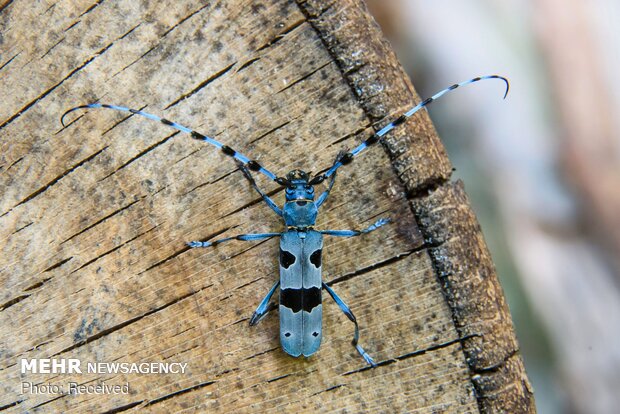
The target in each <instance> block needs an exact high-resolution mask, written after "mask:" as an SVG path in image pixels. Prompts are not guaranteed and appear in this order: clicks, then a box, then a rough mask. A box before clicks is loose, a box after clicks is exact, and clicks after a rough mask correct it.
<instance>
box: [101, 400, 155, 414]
mask: <svg viewBox="0 0 620 414" xmlns="http://www.w3.org/2000/svg"><path fill="white" fill-rule="evenodd" d="M143 402H144V400H140V401H135V402H132V403H129V404H125V405H121V406H120V407H116V408H112V409H111V410H108V411H104V412H103V413H101V414H116V413H121V412H123V411H127V410H131V409H132V408H134V407H136V406H138V405H140V404H142V403H143Z"/></svg>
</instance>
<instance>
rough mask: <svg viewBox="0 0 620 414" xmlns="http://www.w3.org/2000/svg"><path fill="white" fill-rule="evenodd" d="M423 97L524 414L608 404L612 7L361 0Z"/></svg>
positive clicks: (618, 373) (617, 62) (615, 272)
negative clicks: (501, 314) (510, 334)
mask: <svg viewBox="0 0 620 414" xmlns="http://www.w3.org/2000/svg"><path fill="white" fill-rule="evenodd" d="M367 2H368V5H369V8H370V10H371V12H372V13H373V15H374V16H375V18H376V19H377V21H378V23H379V24H380V25H381V27H382V29H383V31H384V33H385V34H386V36H387V37H388V39H389V40H390V42H391V43H392V46H393V47H394V49H395V50H396V52H397V54H398V57H399V59H400V61H401V62H402V64H403V66H404V67H405V70H406V71H407V72H408V73H409V75H410V77H411V79H412V81H413V83H414V86H415V87H416V90H417V92H418V93H419V94H420V95H421V97H422V98H426V97H428V96H431V95H432V94H434V93H435V92H437V91H438V90H440V89H442V88H444V87H446V86H449V85H451V84H452V83H455V82H460V81H463V80H467V79H469V78H472V77H475V76H479V75H487V74H494V73H496V74H501V75H504V76H506V77H508V78H509V79H510V81H511V92H510V94H509V95H508V98H507V99H506V100H505V101H502V99H501V97H502V93H503V84H502V83H501V82H500V81H497V82H494V81H486V82H484V83H480V84H476V85H472V86H469V87H468V88H467V89H463V90H460V89H459V91H457V92H455V93H453V94H451V95H449V96H446V97H445V98H443V99H442V100H441V101H438V102H435V103H433V104H432V105H431V106H430V107H429V108H428V110H429V112H430V114H431V118H432V119H433V122H434V123H435V126H436V128H437V130H438V132H439V135H440V137H441V138H442V140H443V142H444V144H445V145H446V147H447V149H448V153H449V154H450V158H451V160H452V162H453V165H454V167H455V168H456V171H455V173H454V178H455V179H457V178H460V179H462V180H463V181H464V182H465V187H466V190H467V192H468V194H469V196H470V199H471V202H472V204H473V206H474V209H475V211H476V214H477V216H478V218H479V220H480V223H481V225H482V228H483V232H484V234H485V237H486V240H487V243H488V245H489V248H490V250H491V253H492V255H493V258H494V260H495V263H496V265H497V268H498V273H499V276H500V279H501V282H502V285H503V287H504V290H505V293H506V297H507V300H508V303H509V305H510V309H511V312H512V316H513V320H514V323H515V328H516V331H517V335H518V337H519V342H520V345H521V352H522V355H523V358H524V361H525V365H526V368H527V371H528V375H529V377H530V380H531V382H532V384H533V385H534V389H535V397H536V404H537V407H538V412H539V413H543V414H547V413H588V414H590V413H602V414H603V413H604V414H607V413H618V412H620V332H619V328H620V116H618V115H620V86H619V85H618V82H617V81H616V74H617V73H618V70H619V69H620V29H619V28H618V27H619V26H620V2H618V1H617V0H593V1H588V2H584V1H579V0H563V1H560V0H538V1H536V2H534V1H522V0H521V1H518V0H502V1H488V0H471V1H467V2H457V1H446V2H430V1H423V0H387V1H386V0H367Z"/></svg>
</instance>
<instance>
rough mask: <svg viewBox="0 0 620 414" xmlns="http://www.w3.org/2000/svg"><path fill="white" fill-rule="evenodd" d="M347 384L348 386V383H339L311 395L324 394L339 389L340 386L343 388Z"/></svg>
mask: <svg viewBox="0 0 620 414" xmlns="http://www.w3.org/2000/svg"><path fill="white" fill-rule="evenodd" d="M346 386H347V384H337V385H334V386H332V387H329V388H326V389H324V390H322V391H319V392H315V393H314V394H312V395H311V397H314V396H315V395H319V394H322V393H324V392H330V391H334V390H337V389H338V388H341V387H346Z"/></svg>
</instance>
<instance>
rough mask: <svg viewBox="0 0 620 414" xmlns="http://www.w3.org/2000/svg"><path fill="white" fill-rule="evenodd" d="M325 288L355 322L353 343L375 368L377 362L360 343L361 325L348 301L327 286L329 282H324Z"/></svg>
mask: <svg viewBox="0 0 620 414" xmlns="http://www.w3.org/2000/svg"><path fill="white" fill-rule="evenodd" d="M323 289H325V290H327V292H328V293H329V295H330V296H331V297H332V299H334V302H336V304H337V305H338V307H340V310H341V311H342V312H343V313H344V314H345V315H347V318H349V320H350V321H351V322H353V323H354V324H355V333H354V334H353V340H352V341H351V343H352V344H353V346H354V347H355V349H356V350H357V352H359V354H360V355H361V356H362V358H364V360H365V361H366V362H367V363H368V364H369V365H371V366H372V367H373V368H374V367H376V366H377V364H375V361H374V360H373V359H372V358H371V357H370V355H368V353H367V352H366V351H364V348H362V347H361V345H360V344H359V343H358V342H359V339H360V331H359V326H358V325H357V319H355V315H353V312H351V309H350V308H349V307H348V306H347V304H346V303H344V301H343V300H342V299H340V296H338V295H337V294H336V292H334V291H333V289H332V288H330V287H329V286H327V284H325V282H323Z"/></svg>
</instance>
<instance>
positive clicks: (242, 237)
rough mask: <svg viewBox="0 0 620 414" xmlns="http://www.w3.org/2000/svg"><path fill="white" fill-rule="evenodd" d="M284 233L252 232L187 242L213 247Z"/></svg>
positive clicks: (198, 245)
mask: <svg viewBox="0 0 620 414" xmlns="http://www.w3.org/2000/svg"><path fill="white" fill-rule="evenodd" d="M280 235H282V233H250V234H239V235H237V236H231V237H225V238H223V239H219V240H214V241H212V242H207V241H205V242H202V241H191V242H187V245H188V246H189V247H211V246H215V245H217V244H220V243H224V242H227V241H230V240H242V241H251V240H261V239H268V238H270V237H276V236H280Z"/></svg>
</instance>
